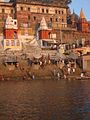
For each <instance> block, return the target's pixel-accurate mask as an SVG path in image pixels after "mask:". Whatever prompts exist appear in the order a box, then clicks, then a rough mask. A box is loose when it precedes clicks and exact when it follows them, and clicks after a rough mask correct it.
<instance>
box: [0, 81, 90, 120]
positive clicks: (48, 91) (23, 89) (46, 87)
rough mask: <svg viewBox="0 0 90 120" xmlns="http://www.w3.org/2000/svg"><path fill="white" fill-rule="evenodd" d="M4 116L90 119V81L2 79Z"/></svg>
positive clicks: (6, 119)
mask: <svg viewBox="0 0 90 120" xmlns="http://www.w3.org/2000/svg"><path fill="white" fill-rule="evenodd" d="M0 120H90V81H65V80H59V81H56V80H36V81H3V82H0Z"/></svg>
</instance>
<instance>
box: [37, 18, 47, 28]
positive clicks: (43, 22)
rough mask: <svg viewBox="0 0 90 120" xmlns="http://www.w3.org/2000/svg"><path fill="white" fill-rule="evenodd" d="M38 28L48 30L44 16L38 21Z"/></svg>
mask: <svg viewBox="0 0 90 120" xmlns="http://www.w3.org/2000/svg"><path fill="white" fill-rule="evenodd" d="M39 30H48V27H47V23H46V21H45V18H44V17H43V18H42V20H41V22H40V27H39Z"/></svg>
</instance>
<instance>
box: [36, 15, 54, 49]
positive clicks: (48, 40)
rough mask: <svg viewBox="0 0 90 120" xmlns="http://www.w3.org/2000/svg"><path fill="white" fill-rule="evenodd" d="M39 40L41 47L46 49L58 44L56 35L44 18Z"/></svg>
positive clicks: (39, 31) (39, 30) (41, 23)
mask: <svg viewBox="0 0 90 120" xmlns="http://www.w3.org/2000/svg"><path fill="white" fill-rule="evenodd" d="M38 35H39V40H40V41H41V47H43V48H46V47H50V48H51V46H55V44H56V40H55V39H56V34H55V33H54V32H53V31H52V29H49V28H48V26H47V23H46V21H45V18H44V17H43V18H42V20H41V22H40V27H39V29H38Z"/></svg>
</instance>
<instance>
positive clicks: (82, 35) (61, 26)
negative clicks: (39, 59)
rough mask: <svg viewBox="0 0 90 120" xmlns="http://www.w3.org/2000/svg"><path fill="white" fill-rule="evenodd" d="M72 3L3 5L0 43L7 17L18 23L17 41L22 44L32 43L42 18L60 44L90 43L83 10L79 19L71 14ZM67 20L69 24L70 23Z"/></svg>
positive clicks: (15, 1)
mask: <svg viewBox="0 0 90 120" xmlns="http://www.w3.org/2000/svg"><path fill="white" fill-rule="evenodd" d="M69 2H70V0H61V1H58V0H56V1H53V0H38V1H37V0H23V1H22V0H10V1H9V2H3V1H2V2H0V38H1V39H0V40H3V39H4V37H5V34H4V29H5V22H6V18H7V16H8V15H9V16H11V17H12V18H13V19H17V22H18V33H17V34H18V39H21V41H22V42H24V41H25V40H26V41H27V40H32V39H33V38H34V37H35V36H36V33H37V30H38V28H39V26H40V22H41V20H42V18H43V17H44V18H45V21H46V23H47V26H48V28H52V31H53V32H54V33H55V34H56V40H57V41H58V42H59V43H60V42H62V43H68V42H69V43H72V42H74V41H75V42H76V41H77V40H82V39H87V40H89V38H90V36H89V32H90V30H89V29H90V22H88V21H87V20H86V18H85V16H84V14H83V11H82V10H81V13H80V16H79V17H78V16H77V15H76V14H75V13H73V14H68V8H69V7H68V3H69ZM67 18H69V19H68V22H67Z"/></svg>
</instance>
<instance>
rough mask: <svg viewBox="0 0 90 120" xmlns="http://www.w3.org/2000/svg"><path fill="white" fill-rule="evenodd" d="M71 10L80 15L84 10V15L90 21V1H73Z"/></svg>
mask: <svg viewBox="0 0 90 120" xmlns="http://www.w3.org/2000/svg"><path fill="white" fill-rule="evenodd" d="M70 8H71V10H72V11H73V9H74V11H75V13H76V14H78V15H79V13H80V10H81V8H83V11H84V15H85V16H86V18H87V20H88V21H90V0H72V3H71V5H70Z"/></svg>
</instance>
